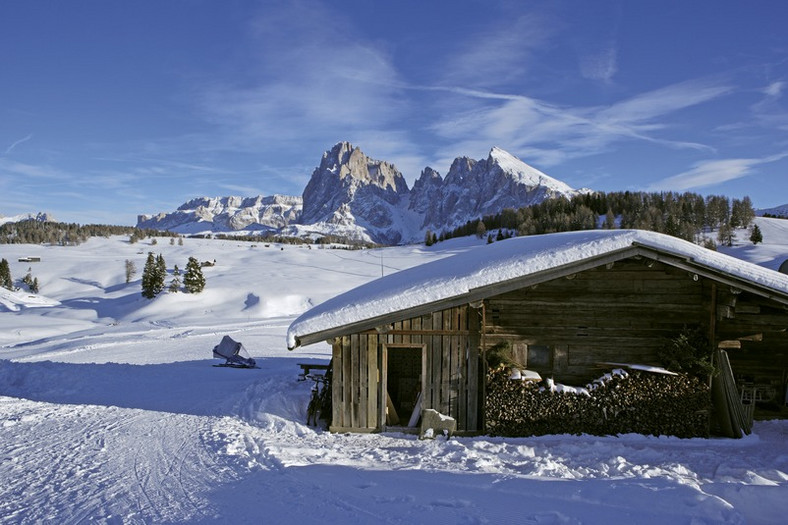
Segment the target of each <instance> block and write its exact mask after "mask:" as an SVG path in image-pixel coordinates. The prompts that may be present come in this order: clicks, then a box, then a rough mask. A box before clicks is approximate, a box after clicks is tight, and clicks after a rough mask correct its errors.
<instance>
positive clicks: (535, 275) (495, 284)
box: [287, 230, 788, 349]
mask: <svg viewBox="0 0 788 525" xmlns="http://www.w3.org/2000/svg"><path fill="white" fill-rule="evenodd" d="M634 256H642V257H647V258H650V259H654V260H658V261H661V262H664V263H665V264H669V265H671V266H676V267H679V268H683V269H686V270H687V271H690V272H693V273H695V274H697V275H699V276H703V277H708V278H711V279H714V280H716V281H718V282H721V283H723V284H727V285H730V286H732V287H736V288H740V289H742V290H747V291H750V292H752V293H755V294H758V295H761V296H764V297H768V298H770V299H773V300H776V301H779V302H780V303H782V304H786V305H788V276H786V275H783V274H780V273H779V272H775V271H773V270H769V269H767V268H763V267H761V266H758V265H755V264H752V263H749V262H746V261H742V260H740V259H736V258H734V257H730V256H728V255H724V254H721V253H718V252H715V251H712V250H709V249H706V248H703V247H701V246H698V245H696V244H693V243H690V242H687V241H684V240H681V239H678V238H675V237H671V236H668V235H664V234H660V233H655V232H649V231H642V230H590V231H579V232H566V233H555V234H547V235H534V236H526V237H517V238H513V239H509V240H506V241H499V242H496V243H494V244H492V245H484V246H479V247H478V248H475V249H472V250H470V251H468V252H465V253H461V254H458V255H455V256H452V257H448V258H445V259H441V260H438V261H434V262H430V263H427V264H423V265H420V266H417V267H414V268H409V269H407V270H403V271H401V272H398V273H395V274H392V275H388V276H386V277H382V278H380V279H377V280H375V281H372V282H369V283H367V284H364V285H362V286H359V287H358V288H354V289H353V290H349V291H348V292H345V293H344V294H341V295H338V296H336V297H334V298H332V299H329V300H328V301H326V302H324V303H322V304H319V305H317V306H315V307H314V308H312V309H311V310H309V311H307V312H305V313H304V314H302V315H301V316H300V317H299V318H298V319H296V320H295V321H293V323H292V324H291V325H290V328H289V329H288V331H287V344H288V348H290V349H293V348H295V347H297V346H301V345H307V344H312V343H315V342H319V341H322V340H327V339H330V338H332V337H336V336H338V335H341V334H347V333H352V332H358V331H363V330H368V329H372V328H374V327H376V326H381V325H385V324H389V323H391V322H395V321H398V320H402V319H404V318H407V317H416V316H419V315H424V314H428V313H431V312H434V311H436V310H441V309H444V308H449V307H452V306H458V305H460V304H465V303H469V302H473V301H478V300H480V299H484V298H486V297H490V296H492V295H497V294H501V293H505V292H507V291H512V290H516V289H518V288H523V287H526V286H530V285H533V284H539V283H541V282H545V281H548V280H551V279H555V278H558V277H561V276H566V275H571V274H573V273H579V272H582V271H585V270H589V269H592V268H596V267H599V266H602V265H605V264H608V263H611V262H616V261H618V260H622V259H626V258H629V257H634Z"/></svg>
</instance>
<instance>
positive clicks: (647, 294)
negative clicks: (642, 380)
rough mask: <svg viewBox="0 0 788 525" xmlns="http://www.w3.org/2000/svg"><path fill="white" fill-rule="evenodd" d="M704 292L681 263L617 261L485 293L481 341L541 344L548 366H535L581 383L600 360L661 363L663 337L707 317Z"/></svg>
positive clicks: (545, 373) (566, 380)
mask: <svg viewBox="0 0 788 525" xmlns="http://www.w3.org/2000/svg"><path fill="white" fill-rule="evenodd" d="M709 297H710V295H709V290H708V287H707V286H706V287H704V283H703V280H702V279H698V280H694V279H693V278H692V276H691V275H689V274H688V273H687V272H686V271H684V270H679V269H676V268H673V267H670V266H667V265H664V264H660V263H653V264H652V265H651V266H648V265H647V264H646V263H645V262H644V261H641V260H634V259H633V260H625V261H620V262H617V263H616V264H615V265H613V266H612V267H610V268H608V267H604V266H603V267H600V268H596V269H593V270H588V271H585V272H582V273H578V274H575V275H574V276H572V278H571V279H568V278H560V279H555V280H552V281H548V282H546V283H542V284H540V285H538V286H536V287H533V288H527V289H521V290H516V291H514V292H509V293H505V294H502V295H499V296H496V297H492V298H490V299H488V300H487V301H486V307H487V316H486V319H487V325H486V326H485V342H486V349H488V350H489V349H490V348H492V347H494V346H495V345H498V344H500V343H502V342H508V343H510V344H517V343H520V344H523V343H524V344H526V345H529V344H530V345H546V346H548V347H549V348H550V349H551V351H552V352H553V355H552V359H551V365H550V368H549V369H544V368H543V369H540V368H539V367H538V366H537V367H535V369H536V371H537V372H539V373H540V374H542V375H543V376H547V377H554V378H555V380H556V381H560V382H564V383H567V384H584V383H585V382H587V381H589V380H591V379H594V377H596V376H598V370H596V369H595V365H596V364H597V363H600V362H621V361H624V362H636V363H643V364H659V363H658V361H657V350H658V349H659V347H660V346H661V345H662V344H663V342H664V340H665V339H666V338H669V337H673V336H675V335H676V334H678V332H679V331H680V330H681V329H682V327H683V326H684V325H693V324H705V323H706V321H707V319H708V311H709V308H710V306H709V304H710V303H709V300H708V298H709ZM526 364H527V363H526ZM529 368H530V366H529Z"/></svg>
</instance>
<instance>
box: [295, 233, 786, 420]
mask: <svg viewBox="0 0 788 525" xmlns="http://www.w3.org/2000/svg"><path fill="white" fill-rule="evenodd" d="M687 326H690V327H700V328H701V329H702V330H703V331H704V333H705V334H706V335H707V337H708V340H709V341H710V342H711V343H710V344H711V348H710V351H711V349H713V348H718V347H719V348H725V349H728V352H729V354H730V360H731V362H732V367H733V370H734V373H735V374H736V377H737V378H739V379H740V381H741V382H747V383H748V384H750V385H757V386H756V387H755V388H758V387H760V388H763V389H764V390H763V391H766V390H767V389H769V393H770V395H772V398H773V399H776V401H777V404H778V405H779V407H782V406H783V405H784V403H785V397H784V394H785V391H786V383H788V336H786V329H788V276H786V275H783V274H780V273H778V272H775V271H773V270H768V269H765V268H762V267H760V266H757V265H754V264H751V263H747V262H744V261H741V260H738V259H735V258H732V257H729V256H726V255H724V254H720V253H717V252H714V251H711V250H708V249H705V248H702V247H700V246H697V245H695V244H692V243H689V242H685V241H682V240H679V239H676V238H673V237H669V236H666V235H662V234H657V233H653V232H645V231H637V230H604V231H602V230H595V231H584V232H570V233H560V234H551V235H541V236H529V237H519V238H515V239H509V240H506V241H500V242H496V243H494V244H491V245H485V246H479V247H476V248H471V249H469V250H468V251H467V252H465V253H461V254H458V255H455V256H452V257H448V258H445V259H442V260H438V261H434V262H431V263H427V264H424V265H421V266H418V267H414V268H411V269H408V270H403V271H401V272H398V273H396V274H392V275H389V276H386V277H384V278H381V279H378V280H376V281H373V282H370V283H367V284H366V285H363V286H361V287H359V288H356V289H354V290H350V291H349V292H346V293H345V294H342V295H340V296H337V297H334V298H333V299H330V300H329V301H326V302H325V303H322V304H320V305H318V306H316V307H315V308H313V309H312V310H310V311H308V312H306V313H305V314H303V315H302V316H301V317H299V318H298V319H297V320H296V321H294V322H293V324H292V325H291V326H290V328H289V330H288V347H289V348H290V349H294V348H296V347H298V346H300V345H307V344H312V343H316V342H322V341H327V342H328V343H329V344H331V346H332V349H333V350H332V356H333V383H332V394H333V423H332V426H331V430H332V431H338V432H346V431H351V432H372V431H381V430H386V429H391V428H402V427H409V426H413V425H415V424H416V423H415V421H414V418H412V417H411V416H412V415H413V414H414V409H416V407H418V408H420V409H427V408H432V409H435V410H437V411H439V412H441V413H442V414H446V415H449V416H451V417H453V418H455V419H456V421H457V429H458V432H466V433H483V432H484V431H485V425H484V414H483V412H482V407H483V406H484V401H485V387H484V378H485V372H486V362H487V361H486V357H487V354H488V352H490V351H491V349H494V348H500V347H501V346H506V347H507V348H509V349H510V350H511V353H512V357H513V358H514V359H516V360H517V362H519V363H520V364H521V365H522V366H523V367H524V368H527V369H529V370H533V371H536V372H538V373H539V374H540V375H541V376H542V377H551V378H553V379H554V381H556V382H561V383H564V384H581V385H582V384H584V383H585V382H587V381H589V380H592V379H593V378H595V377H598V375H599V374H600V368H599V365H600V363H609V362H616V363H622V362H623V363H637V364H644V365H654V366H660V365H662V364H663V363H661V362H660V361H659V358H658V351H659V348H660V347H661V346H662V345H664V343H665V341H666V340H667V339H669V338H671V337H675V336H676V335H677V334H678V333H680V332H681V331H682V330H683V329H684V328H685V327H687ZM415 411H416V413H418V409H416V410H415Z"/></svg>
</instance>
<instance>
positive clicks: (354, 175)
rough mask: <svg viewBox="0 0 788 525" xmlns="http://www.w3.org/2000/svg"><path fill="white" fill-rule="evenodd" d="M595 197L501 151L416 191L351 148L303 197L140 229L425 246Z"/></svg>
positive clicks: (239, 203) (328, 158)
mask: <svg viewBox="0 0 788 525" xmlns="http://www.w3.org/2000/svg"><path fill="white" fill-rule="evenodd" d="M590 191H591V190H587V189H581V190H576V189H573V188H571V187H570V186H569V185H567V184H566V183H564V182H562V181H560V180H558V179H555V178H553V177H550V176H549V175H547V174H545V173H543V172H541V171H539V170H537V169H536V168H534V167H532V166H529V165H528V164H526V163H525V162H523V161H522V160H520V159H518V158H517V157H515V156H514V155H512V154H510V153H508V152H506V151H505V150H503V149H501V148H499V147H497V146H496V147H493V148H492V149H491V150H490V153H489V155H488V156H487V158H485V159H480V160H475V159H471V158H469V157H457V158H456V159H454V161H453V162H452V164H451V167H450V168H449V171H448V172H447V173H446V175H445V176H444V177H442V176H441V175H440V173H439V172H437V171H436V170H434V169H432V168H430V167H425V168H424V170H422V172H421V174H420V176H419V178H418V179H417V180H416V181H415V182H414V185H413V188H408V184H407V182H406V181H405V178H404V177H403V175H402V173H400V172H399V170H397V168H396V166H394V164H391V163H389V162H387V161H382V160H376V159H373V158H371V157H368V156H367V155H366V154H364V153H363V152H362V151H361V149H360V148H359V147H357V146H353V145H352V144H351V143H349V142H345V141H343V142H338V143H337V144H335V145H334V146H333V147H332V148H331V149H329V150H327V151H326V152H324V153H323V156H322V158H321V160H320V164H319V165H318V166H317V167H316V168H315V169H314V171H313V172H312V176H311V178H310V180H309V182H308V183H307V185H306V187H305V188H304V192H303V194H302V196H301V197H296V196H285V195H273V196H269V197H263V196H257V197H245V198H244V197H214V198H209V197H197V198H195V199H191V200H190V201H188V202H186V203H184V204H183V205H181V206H180V207H179V208H178V209H177V210H176V211H175V212H165V213H159V214H156V215H140V216H138V220H137V227H139V228H154V229H166V230H171V231H175V232H177V233H200V232H242V231H254V232H260V231H265V232H269V233H277V234H282V235H288V236H297V237H316V236H321V235H325V234H332V235H342V236H344V237H349V238H351V239H355V240H360V241H367V242H375V243H380V244H389V245H391V244H401V243H404V242H414V241H420V240H421V239H423V238H424V234H425V232H426V231H427V230H431V231H442V230H445V229H452V228H454V227H456V226H459V225H462V224H464V223H465V222H467V221H468V220H471V219H474V218H478V217H481V216H484V215H490V214H495V213H499V212H500V211H502V210H503V209H504V208H519V207H522V206H529V205H532V204H538V203H540V202H543V201H544V200H546V199H551V198H557V197H567V198H570V197H572V196H574V195H578V194H581V193H584V192H590Z"/></svg>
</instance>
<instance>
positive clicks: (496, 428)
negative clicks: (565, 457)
mask: <svg viewBox="0 0 788 525" xmlns="http://www.w3.org/2000/svg"><path fill="white" fill-rule="evenodd" d="M510 376H511V372H510V370H509V369H508V368H506V367H504V366H501V367H498V368H495V369H492V370H490V371H489V372H488V374H487V396H486V406H485V417H486V426H487V432H488V433H489V434H491V435H497V436H511V437H515V436H537V435H544V434H592V435H615V434H625V433H630V432H633V433H639V434H651V435H671V436H678V437H683V438H689V437H708V434H709V414H710V410H711V400H710V394H709V388H708V386H707V385H706V384H704V383H702V382H701V381H699V380H698V379H696V378H692V377H688V376H685V375H665V374H655V373H649V372H643V371H638V370H630V371H624V370H616V371H614V372H612V373H609V374H605V375H604V376H603V377H602V378H600V379H598V380H595V381H594V382H593V383H592V384H590V385H588V386H587V387H586V388H584V389H567V388H563V389H562V388H556V387H555V386H554V385H552V384H550V383H548V384H547V386H545V384H542V383H538V382H535V381H521V380H512V379H510Z"/></svg>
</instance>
